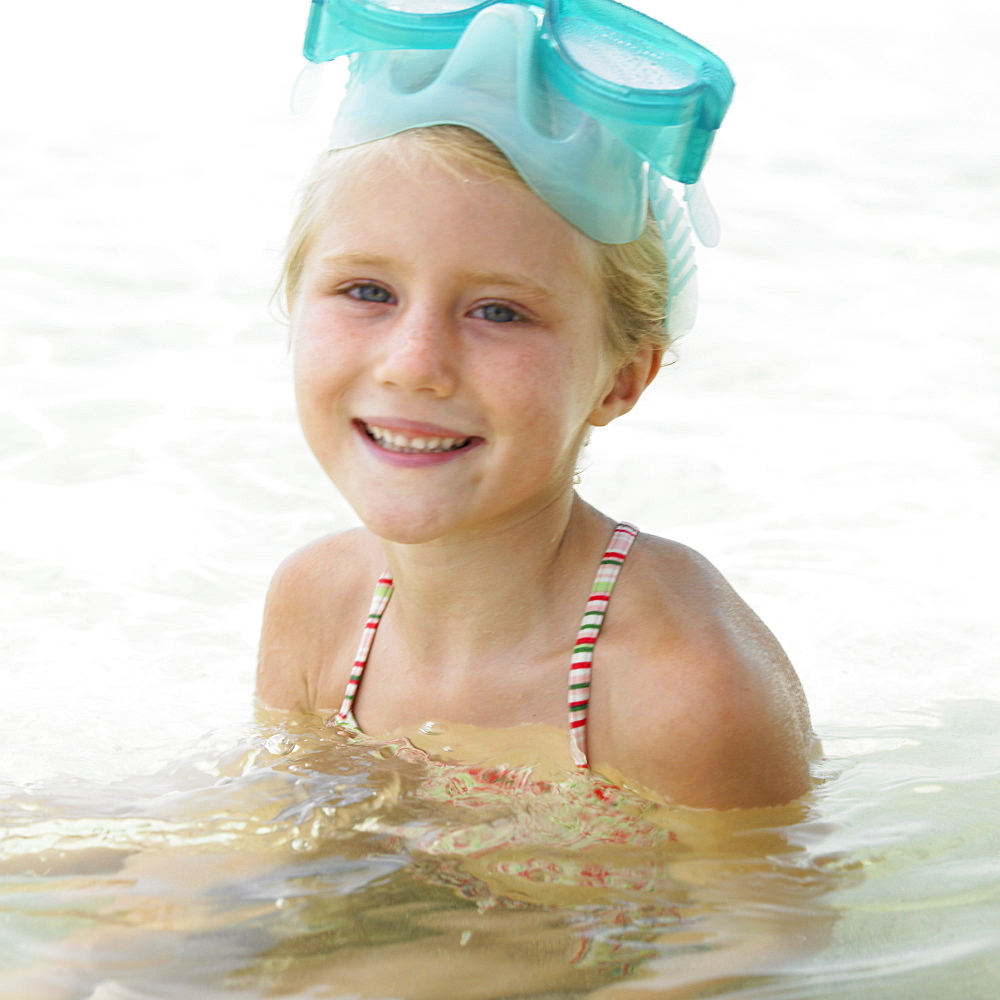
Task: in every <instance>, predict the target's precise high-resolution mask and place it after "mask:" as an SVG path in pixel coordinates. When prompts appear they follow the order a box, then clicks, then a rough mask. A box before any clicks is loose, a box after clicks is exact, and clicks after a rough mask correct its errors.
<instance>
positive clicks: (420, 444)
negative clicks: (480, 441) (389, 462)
mask: <svg viewBox="0 0 1000 1000" xmlns="http://www.w3.org/2000/svg"><path fill="white" fill-rule="evenodd" d="M358 424H359V426H360V427H361V428H362V430H364V432H365V434H366V435H367V436H368V437H369V438H370V439H371V440H372V441H374V442H375V443H376V444H377V445H378V446H379V447H380V448H384V449H385V450H386V451H393V452H397V453H398V454H401V455H443V454H445V453H447V452H449V451H458V450H459V449H461V448H464V447H466V445H468V444H469V443H470V442H471V441H472V440H473V439H472V438H470V437H431V436H430V435H417V434H414V435H409V434H400V433H399V432H398V431H390V430H387V429H386V428H385V427H377V426H375V425H374V424H366V423H363V422H362V421H358Z"/></svg>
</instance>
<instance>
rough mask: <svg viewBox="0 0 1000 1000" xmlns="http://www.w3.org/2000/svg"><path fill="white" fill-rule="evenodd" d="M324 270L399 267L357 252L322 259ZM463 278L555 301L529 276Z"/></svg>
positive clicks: (466, 274) (500, 274) (386, 259)
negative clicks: (515, 289) (514, 289)
mask: <svg viewBox="0 0 1000 1000" xmlns="http://www.w3.org/2000/svg"><path fill="white" fill-rule="evenodd" d="M317 263H318V264H319V266H320V267H321V268H323V269H333V268H337V267H345V266H346V267H392V266H396V267H398V266H399V264H398V262H395V263H394V262H393V260H392V258H390V257H386V256H384V255H383V254H375V253H361V252H357V251H345V252H344V253H330V254H326V255H324V256H323V257H320V259H319V261H318V262H317ZM461 278H462V279H463V280H464V281H468V282H470V283H472V284H477V285H499V286H501V287H505V288H517V289H519V290H522V291H524V292H526V293H527V294H528V295H529V296H530V297H532V298H535V299H554V298H555V297H556V294H555V292H553V290H552V289H551V288H550V287H549V286H548V285H546V284H545V283H544V282H541V281H539V280H538V279H537V278H533V277H531V276H530V275H527V274H519V273H517V272H511V271H485V270H475V271H462V272H461Z"/></svg>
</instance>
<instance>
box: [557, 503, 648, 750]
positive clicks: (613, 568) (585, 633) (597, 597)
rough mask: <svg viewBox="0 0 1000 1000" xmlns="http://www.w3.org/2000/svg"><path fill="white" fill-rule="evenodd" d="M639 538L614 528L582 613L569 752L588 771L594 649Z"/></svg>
mask: <svg viewBox="0 0 1000 1000" xmlns="http://www.w3.org/2000/svg"><path fill="white" fill-rule="evenodd" d="M638 534H639V529H638V528H636V527H635V526H634V525H631V524H625V523H622V524H619V525H618V527H617V528H615V531H614V534H613V535H612V536H611V541H610V542H609V543H608V550H607V551H606V552H605V553H604V557H603V558H602V559H601V565H600V566H599V567H598V568H597V575H596V576H595V577H594V585H593V587H592V588H591V591H590V599H589V600H588V601H587V609H586V611H584V613H583V621H582V622H581V623H580V631H579V632H578V633H577V636H576V643H575V645H574V646H573V659H572V661H571V662H570V668H569V734H570V752H571V753H572V754H573V762H574V763H575V764H576V765H577V766H578V767H587V708H588V706H589V704H590V671H591V665H592V664H593V662H594V645H595V643H596V642H597V636H598V634H599V633H600V631H601V626H602V625H603V624H604V615H605V614H606V612H607V610H608V601H610V600H611V592H612V591H613V590H614V589H615V583H616V581H617V580H618V574H619V573H620V572H621V568H622V565H623V564H624V562H625V557H626V556H627V555H628V550H629V549H630V548H631V547H632V543H633V542H634V541H635V539H636V536H637V535H638Z"/></svg>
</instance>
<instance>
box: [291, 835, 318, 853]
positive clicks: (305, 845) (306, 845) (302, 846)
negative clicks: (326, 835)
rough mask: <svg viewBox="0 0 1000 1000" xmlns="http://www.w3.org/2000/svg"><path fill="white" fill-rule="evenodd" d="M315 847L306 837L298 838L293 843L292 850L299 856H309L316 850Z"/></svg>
mask: <svg viewBox="0 0 1000 1000" xmlns="http://www.w3.org/2000/svg"><path fill="white" fill-rule="evenodd" d="M315 846H316V845H315V844H313V842H312V841H311V840H308V839H306V838H305V837H296V838H295V840H293V841H292V850H293V851H295V852H296V853H297V854H308V853H309V852H310V851H312V850H315Z"/></svg>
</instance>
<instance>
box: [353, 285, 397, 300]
mask: <svg viewBox="0 0 1000 1000" xmlns="http://www.w3.org/2000/svg"><path fill="white" fill-rule="evenodd" d="M347 294H348V295H350V296H351V298H352V299H358V300H359V301H361V302H392V293H391V292H390V291H389V290H388V289H387V288H383V287H382V286H381V285H370V284H364V285H352V286H351V287H350V288H348V289H347Z"/></svg>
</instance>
